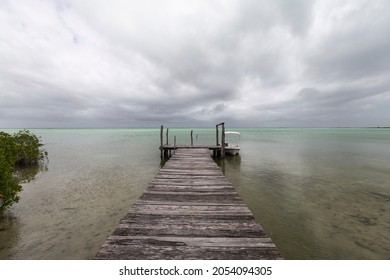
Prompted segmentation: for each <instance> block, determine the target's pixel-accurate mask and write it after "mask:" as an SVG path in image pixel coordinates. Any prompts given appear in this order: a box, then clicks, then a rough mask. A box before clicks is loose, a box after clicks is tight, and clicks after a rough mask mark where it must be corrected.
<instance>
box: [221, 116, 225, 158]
mask: <svg viewBox="0 0 390 280" xmlns="http://www.w3.org/2000/svg"><path fill="white" fill-rule="evenodd" d="M221 142H222V143H221V146H222V148H221V158H224V157H225V123H222V140H221Z"/></svg>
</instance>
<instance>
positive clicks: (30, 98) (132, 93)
mask: <svg viewBox="0 0 390 280" xmlns="http://www.w3.org/2000/svg"><path fill="white" fill-rule="evenodd" d="M389 34H390V1H387V0H375V1H372V0H367V1H365V0H351V1H339V0H318V1H314V0H313V1H312V0H272V1H271V0H267V1H266V0H236V1H229V0H221V1H214V0H194V1H184V0H173V1H171V0H164V1H158V0H155V1H153V0H140V1H131V0H96V1H87V0H35V1H34V0H18V1H14V0H0V127H3V128H6V127H27V128H28V127H134V126H141V127H142V126H147V127H157V126H159V125H160V124H164V125H168V126H171V127H173V126H179V127H180V126H206V127H213V126H214V125H215V124H216V123H217V122H220V121H225V122H227V125H228V126H229V127H233V126H236V127H237V126H252V127H253V126H255V127H263V126H267V127H268V126H298V127H301V126H303V127H306V126H314V127H324V126H325V127H326V126H390V35H389Z"/></svg>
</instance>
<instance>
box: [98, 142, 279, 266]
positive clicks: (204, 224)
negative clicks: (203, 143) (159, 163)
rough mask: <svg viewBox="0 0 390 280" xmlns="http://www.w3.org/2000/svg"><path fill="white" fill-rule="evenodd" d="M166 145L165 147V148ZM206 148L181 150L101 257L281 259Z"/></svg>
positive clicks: (121, 222) (164, 168)
mask: <svg viewBox="0 0 390 280" xmlns="http://www.w3.org/2000/svg"><path fill="white" fill-rule="evenodd" d="M163 146H165V145H163ZM279 258H281V256H280V254H279V251H278V250H277V248H276V246H275V244H274V243H273V242H272V240H271V239H270V238H269V237H268V236H267V235H266V233H265V232H264V230H263V228H262V227H261V226H260V225H259V224H258V223H256V221H255V219H254V217H253V214H252V213H251V212H250V210H249V209H248V208H247V207H246V205H245V203H244V202H243V201H242V199H241V198H240V197H239V195H238V193H237V192H236V190H235V189H234V187H233V186H232V185H231V183H230V182H229V181H228V180H227V178H226V177H225V176H224V175H223V173H222V171H221V170H220V169H219V167H218V166H217V165H216V164H215V163H214V161H213V160H212V159H211V156H210V154H209V151H208V147H206V148H205V149H194V148H191V149H179V150H177V151H176V153H175V155H174V156H173V157H172V158H171V159H170V160H169V161H168V162H167V163H166V164H165V166H164V167H163V168H162V169H161V170H160V171H159V173H158V174H157V175H156V177H155V178H154V179H153V180H152V182H151V183H150V185H149V187H148V188H147V190H146V191H145V192H144V193H143V194H142V195H141V197H140V198H139V199H138V200H137V201H136V202H135V203H134V205H133V206H132V207H131V209H130V210H129V212H128V213H127V215H126V216H125V217H124V218H123V219H122V220H121V221H120V223H119V225H118V227H117V228H116V229H115V231H114V232H113V234H112V235H111V236H110V237H109V238H108V239H107V241H106V242H105V243H104V245H103V246H102V247H101V248H100V250H99V252H98V254H97V255H96V259H279Z"/></svg>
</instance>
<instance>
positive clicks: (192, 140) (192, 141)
mask: <svg viewBox="0 0 390 280" xmlns="http://www.w3.org/2000/svg"><path fill="white" fill-rule="evenodd" d="M193 132H194V131H193V130H191V147H192V146H194V138H193V136H192V133H193Z"/></svg>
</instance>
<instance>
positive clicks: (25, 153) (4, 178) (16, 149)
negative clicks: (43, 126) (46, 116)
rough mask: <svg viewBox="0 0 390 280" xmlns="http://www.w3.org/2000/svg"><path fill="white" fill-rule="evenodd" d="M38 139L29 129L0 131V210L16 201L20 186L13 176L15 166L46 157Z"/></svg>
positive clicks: (37, 161) (35, 163)
mask: <svg viewBox="0 0 390 280" xmlns="http://www.w3.org/2000/svg"><path fill="white" fill-rule="evenodd" d="M41 147H42V143H41V142H40V139H39V138H38V137H37V136H36V135H34V134H33V133H31V132H30V131H29V130H21V131H19V132H17V133H14V134H12V135H11V134H9V133H6V132H0V212H2V211H3V210H5V209H6V208H8V207H10V206H11V205H12V203H14V202H18V200H19V196H18V194H19V192H20V191H21V190H22V186H21V185H20V184H19V182H18V180H17V179H16V177H15V176H14V170H15V168H17V167H24V166H32V165H38V164H39V163H40V162H41V161H43V160H44V159H45V158H47V152H46V151H45V150H44V149H42V148H41Z"/></svg>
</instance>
